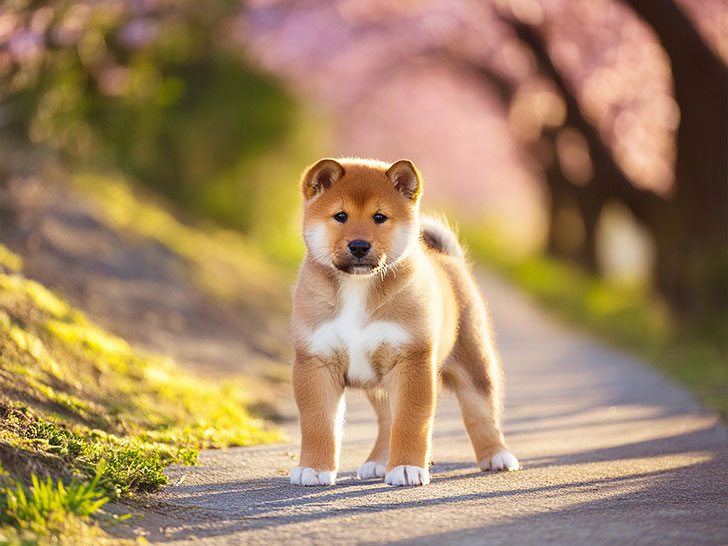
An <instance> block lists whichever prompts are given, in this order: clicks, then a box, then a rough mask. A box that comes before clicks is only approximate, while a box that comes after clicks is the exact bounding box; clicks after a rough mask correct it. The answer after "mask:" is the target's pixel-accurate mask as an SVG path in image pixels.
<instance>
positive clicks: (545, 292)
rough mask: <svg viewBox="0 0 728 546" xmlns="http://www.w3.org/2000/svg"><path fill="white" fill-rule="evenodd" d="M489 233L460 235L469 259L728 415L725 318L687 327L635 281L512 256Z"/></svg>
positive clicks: (466, 231) (543, 258)
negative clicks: (668, 377) (644, 362)
mask: <svg viewBox="0 0 728 546" xmlns="http://www.w3.org/2000/svg"><path fill="white" fill-rule="evenodd" d="M492 233H494V231H493V230H492V229H482V228H474V227H470V228H467V229H463V230H462V234H463V238H464V240H465V241H467V244H468V248H469V249H470V252H471V255H472V256H473V257H474V258H475V259H477V260H479V261H481V260H482V261H483V262H485V263H487V264H488V265H490V266H492V267H493V268H494V269H496V270H497V271H498V272H500V273H501V274H503V275H504V276H506V277H507V278H508V279H510V280H512V281H513V282H515V284H517V285H518V286H519V287H521V288H523V289H525V290H526V292H528V293H529V294H531V295H532V296H533V297H534V298H535V299H536V300H537V301H538V302H540V303H541V304H543V305H544V306H545V307H546V308H547V309H549V310H550V311H551V312H553V313H554V314H556V315H557V316H558V317H559V318H562V319H564V320H566V321H567V322H569V323H571V324H572V325H574V326H576V327H580V328H583V329H585V330H586V331H589V332H593V333H595V334H596V335H598V336H600V337H602V338H604V339H606V340H608V341H610V342H612V343H614V344H615V345H617V346H621V347H624V348H626V349H628V350H630V351H631V352H633V353H635V354H637V355H639V356H641V357H644V358H646V359H647V360H648V361H650V363H652V364H653V365H654V366H655V367H657V368H658V369H660V370H662V371H663V372H665V373H667V374H668V375H670V376H671V377H672V378H674V379H676V380H678V381H680V382H681V383H683V384H684V385H686V386H687V387H688V388H689V389H690V390H691V391H692V392H693V393H694V394H695V396H696V397H697V399H698V400H699V401H700V402H701V403H703V404H705V405H706V406H707V407H709V408H711V409H713V410H715V411H717V412H719V413H720V414H721V415H722V416H723V418H728V392H726V388H727V386H728V369H727V368H726V359H727V358H728V351H727V346H726V332H725V324H726V323H725V318H724V317H723V316H720V317H712V318H711V319H706V320H705V321H703V322H702V323H700V324H693V325H692V326H691V327H690V328H687V327H686V326H685V325H684V324H679V323H677V322H676V320H675V318H674V317H673V315H672V314H671V313H670V310H669V308H668V306H667V305H666V304H665V303H664V302H661V301H660V300H659V299H658V298H657V297H656V296H655V295H654V294H653V293H652V292H651V290H650V289H649V287H648V286H645V285H644V284H640V283H620V282H616V281H611V280H608V279H605V278H603V277H597V276H596V275H594V274H590V273H587V272H586V271H585V270H583V269H581V268H580V267H578V266H576V265H573V264H568V263H566V262H563V261H559V260H556V259H554V258H550V257H548V256H545V255H528V256H517V255H515V254H514V253H513V251H512V250H509V249H508V248H506V247H505V246H504V245H503V244H502V242H500V241H502V240H503V239H499V238H496V237H493V236H492V235H488V234H492Z"/></svg>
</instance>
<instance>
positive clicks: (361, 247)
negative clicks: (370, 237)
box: [349, 239, 372, 258]
mask: <svg viewBox="0 0 728 546" xmlns="http://www.w3.org/2000/svg"><path fill="white" fill-rule="evenodd" d="M371 247H372V245H370V244H369V243H367V242H366V241H362V240H361V239H357V240H356V241H352V242H350V243H349V252H351V253H352V254H353V255H354V256H356V257H357V258H363V257H364V256H366V255H367V253H368V252H369V249H370V248H371Z"/></svg>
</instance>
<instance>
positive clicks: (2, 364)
mask: <svg viewBox="0 0 728 546" xmlns="http://www.w3.org/2000/svg"><path fill="white" fill-rule="evenodd" d="M0 393H2V394H0V414H1V416H2V420H1V421H0V443H2V444H3V445H4V446H7V447H8V449H10V451H11V452H12V453H11V454H12V457H8V458H6V455H8V454H7V453H5V454H3V453H0V455H2V456H3V458H4V459H7V460H10V459H12V460H16V459H17V460H22V459H23V458H24V457H27V461H32V462H33V465H35V466H37V469H38V470H39V471H40V470H44V469H45V470H47V469H50V470H51V471H52V472H54V473H56V474H60V475H79V476H87V477H89V478H90V477H91V476H93V475H94V473H95V472H96V470H97V468H98V465H99V464H100V462H101V461H102V460H105V461H106V463H105V467H104V470H103V476H102V477H103V479H102V485H103V486H104V487H108V488H110V490H111V493H112V494H114V495H123V494H127V493H132V492H134V491H139V490H151V489H154V488H156V487H158V486H159V485H161V484H164V483H166V478H165V477H164V475H163V474H162V469H163V468H164V467H165V466H166V465H168V464H170V463H173V462H179V463H184V464H194V463H195V461H196V457H197V450H198V449H201V448H208V447H226V446H229V445H250V444H256V443H261V442H269V441H275V440H279V439H281V436H280V434H279V433H278V432H277V431H276V430H273V429H269V428H267V427H266V426H265V425H264V423H263V422H261V421H260V420H257V419H254V418H252V417H250V415H249V414H248V413H247V412H246V410H245V404H246V398H245V393H244V392H243V390H242V389H241V387H240V386H238V385H236V384H224V383H214V382H211V381H204V380H201V379H200V378H197V377H192V376H190V375H188V374H186V373H184V372H183V371H182V370H180V369H179V368H178V367H177V366H176V365H175V364H174V362H172V361H171V360H169V359H165V358H162V357H158V356H154V355H149V354H144V353H141V352H139V351H137V350H136V349H134V348H133V347H131V346H130V345H129V344H128V343H127V342H126V341H124V340H123V339H121V338H118V337H116V336H113V335H111V334H109V333H108V332H106V331H104V330H103V329H101V328H99V327H98V326H96V325H95V324H93V323H92V322H91V321H90V320H89V319H87V318H86V317H85V315H84V314H83V313H81V312H80V311H78V310H75V309H73V308H72V307H71V306H69V305H68V304H67V303H66V302H65V301H63V300H62V299H61V298H59V297H58V296H57V295H55V294H54V293H53V292H51V291H49V290H47V289H46V288H44V287H43V286H42V285H40V284H38V283H36V282H34V281H32V280H29V279H26V278H24V277H23V276H22V275H20V274H7V273H1V272H0ZM27 461H26V462H27ZM33 465H30V467H33ZM6 466H8V463H6ZM17 466H18V468H17V469H20V470H23V469H25V468H28V465H27V464H21V465H17ZM8 469H9V470H17V469H16V468H10V467H8Z"/></svg>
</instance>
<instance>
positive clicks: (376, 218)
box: [373, 212, 387, 224]
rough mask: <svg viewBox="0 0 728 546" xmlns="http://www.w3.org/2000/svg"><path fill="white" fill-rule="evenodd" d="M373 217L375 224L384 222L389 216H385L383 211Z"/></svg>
mask: <svg viewBox="0 0 728 546" xmlns="http://www.w3.org/2000/svg"><path fill="white" fill-rule="evenodd" d="M373 218H374V223H375V224H383V223H384V222H385V220H386V219H387V217H386V216H384V214H382V213H381V212H378V213H376V214H375V215H374V216H373Z"/></svg>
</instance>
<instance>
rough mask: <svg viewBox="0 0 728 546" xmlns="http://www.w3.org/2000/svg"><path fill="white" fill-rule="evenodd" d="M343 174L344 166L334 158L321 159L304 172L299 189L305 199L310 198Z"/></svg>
mask: <svg viewBox="0 0 728 546" xmlns="http://www.w3.org/2000/svg"><path fill="white" fill-rule="evenodd" d="M342 176H344V167H342V166H341V164H340V163H339V162H338V161H336V160H334V159H322V160H321V161H319V162H318V163H316V164H315V165H313V166H312V167H309V169H308V170H307V171H306V172H305V173H304V175H303V179H302V180H301V189H302V190H303V195H304V197H306V199H311V198H313V197H315V196H316V195H318V194H320V193H323V192H324V191H326V190H328V189H329V188H330V187H331V184H333V183H334V182H336V181H337V180H338V179H339V178H341V177H342Z"/></svg>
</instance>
